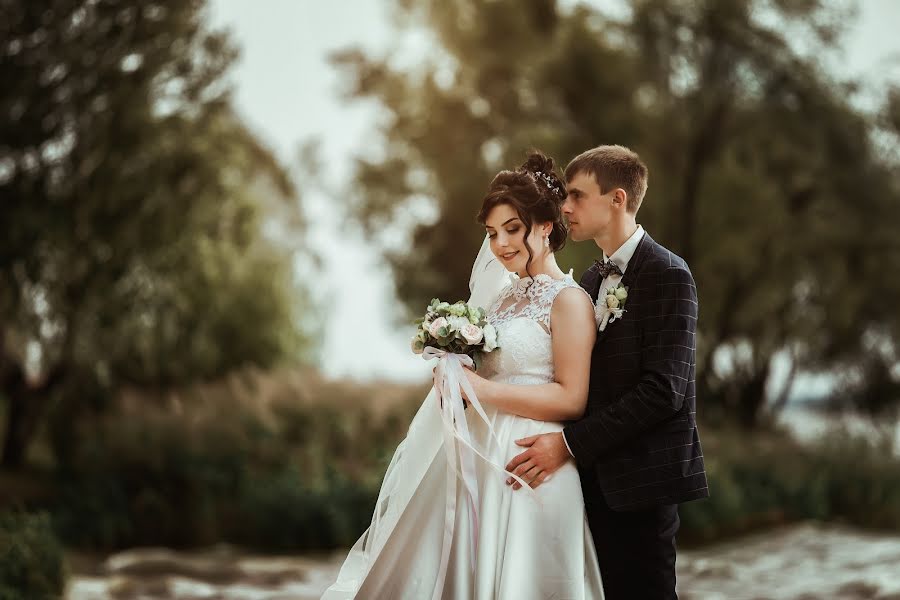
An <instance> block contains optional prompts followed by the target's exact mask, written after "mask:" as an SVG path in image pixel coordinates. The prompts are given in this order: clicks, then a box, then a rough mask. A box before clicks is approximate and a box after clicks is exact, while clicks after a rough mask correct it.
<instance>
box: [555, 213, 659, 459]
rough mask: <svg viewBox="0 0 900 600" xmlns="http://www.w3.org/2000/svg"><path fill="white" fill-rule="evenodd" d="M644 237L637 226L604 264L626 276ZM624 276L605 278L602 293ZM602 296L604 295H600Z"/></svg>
mask: <svg viewBox="0 0 900 600" xmlns="http://www.w3.org/2000/svg"><path fill="white" fill-rule="evenodd" d="M643 237H644V228H643V227H641V226H640V225H638V226H637V230H636V231H635V232H634V233H632V234H631V237H630V238H628V239H627V240H625V243H624V244H622V245H621V246H619V249H618V250H616V251H615V252H613V253H612V256H610V257H609V258H607V257H606V252H604V253H603V262H606V261H607V260H609V261H611V262H614V263H615V264H616V265H618V267H619V270H621V271H622V275H624V274H625V269H627V268H628V263H629V261H631V257H632V256H634V251H635V250H637V247H638V244H639V243H640V242H641V239H643ZM622 275H619V274H617V273H610V274H609V277H605V278H604V279H603V281H601V282H600V288H599V289H600V291H601V292H602V291H603V290H605V289H607V288H611V287H614V286H616V285H619V282H621V281H622ZM598 295H601V296H602V293H600V294H598ZM563 442H565V444H566V449H567V450H568V451H569V454H570V455H571V456H572V458H574V457H575V455H574V454H572V449H571V448H569V442H568V441H567V440H566V434H565V432H563Z"/></svg>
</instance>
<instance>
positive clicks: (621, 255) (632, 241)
mask: <svg viewBox="0 0 900 600" xmlns="http://www.w3.org/2000/svg"><path fill="white" fill-rule="evenodd" d="M643 237H644V228H643V227H641V226H640V225H638V226H637V230H635V232H634V233H632V234H631V237H630V238H628V239H627V240H625V243H624V244H622V245H621V246H619V249H618V250H616V251H615V252H613V253H612V256H610V257H609V260H611V261H612V262H614V263H616V265H618V267H619V269H620V270H621V271H622V273H624V272H625V269H627V268H628V263H629V261H631V257H632V256H634V251H635V250H637V247H638V244H640V243H641V239H642V238H643ZM603 262H606V253H605V252H604V253H603Z"/></svg>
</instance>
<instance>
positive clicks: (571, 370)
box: [467, 288, 597, 421]
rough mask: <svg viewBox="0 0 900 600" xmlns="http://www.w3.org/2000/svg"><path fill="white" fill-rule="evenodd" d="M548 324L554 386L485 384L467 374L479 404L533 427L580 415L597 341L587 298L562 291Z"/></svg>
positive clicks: (578, 292) (577, 292) (571, 290)
mask: <svg viewBox="0 0 900 600" xmlns="http://www.w3.org/2000/svg"><path fill="white" fill-rule="evenodd" d="M550 323H551V328H552V337H551V339H552V344H553V369H554V374H555V379H556V380H555V381H554V382H552V383H545V384H540V385H516V384H510V383H498V382H495V381H490V380H488V379H485V378H483V377H481V376H479V375H478V374H477V373H472V372H471V371H467V375H468V377H469V381H471V382H472V386H473V388H474V390H475V394H476V395H477V396H478V399H479V400H480V401H481V402H484V403H487V404H491V405H493V406H496V407H497V408H499V409H501V410H504V411H506V412H509V413H513V414H515V415H520V416H522V417H526V418H529V419H535V420H537V421H569V420H573V419H578V418H580V417H581V416H582V414H584V408H585V406H586V404H587V395H588V379H589V376H590V368H591V352H592V350H593V348H594V340H595V338H596V336H597V327H596V323H595V321H594V307H593V305H592V304H591V300H590V298H589V297H588V295H587V294H586V293H585V292H584V291H583V290H581V289H579V288H566V289H564V290H562V291H561V292H560V293H559V294H557V295H556V298H555V299H554V301H553V307H552V308H551V310H550ZM500 343H501V344H502V343H503V340H500Z"/></svg>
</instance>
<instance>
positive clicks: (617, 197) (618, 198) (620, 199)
mask: <svg viewBox="0 0 900 600" xmlns="http://www.w3.org/2000/svg"><path fill="white" fill-rule="evenodd" d="M613 194H614V195H613V198H612V201H613V204H615V205H616V207H620V208H627V207H628V193H627V192H626V191H625V190H623V189H622V188H616V190H615V192H613Z"/></svg>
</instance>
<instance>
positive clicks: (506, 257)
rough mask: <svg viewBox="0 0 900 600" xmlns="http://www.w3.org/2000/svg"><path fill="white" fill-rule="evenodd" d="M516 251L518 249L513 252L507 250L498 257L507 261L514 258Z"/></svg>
mask: <svg viewBox="0 0 900 600" xmlns="http://www.w3.org/2000/svg"><path fill="white" fill-rule="evenodd" d="M518 253H519V251H518V250H516V251H515V252H507V253H506V254H501V255H500V258H502V259H503V260H504V261H506V262H509V261H511V260H512V259H514V258H515V257H516V255H517V254H518Z"/></svg>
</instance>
